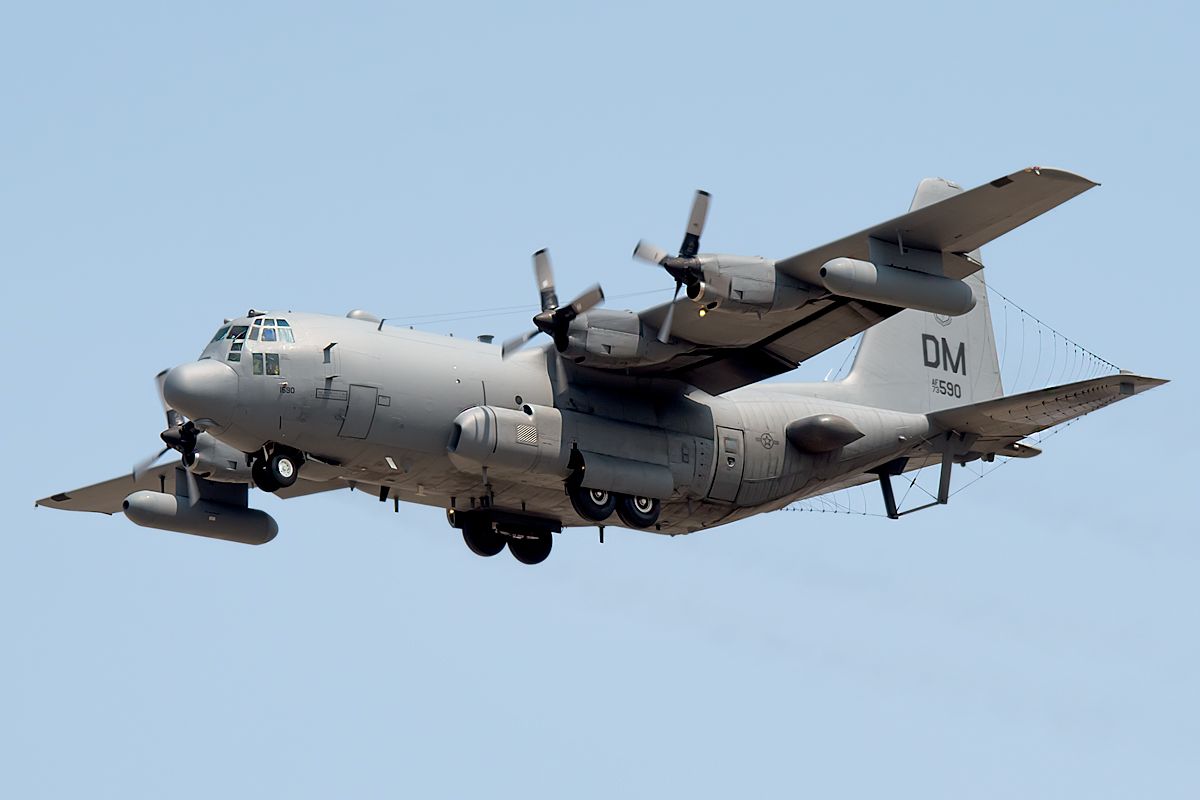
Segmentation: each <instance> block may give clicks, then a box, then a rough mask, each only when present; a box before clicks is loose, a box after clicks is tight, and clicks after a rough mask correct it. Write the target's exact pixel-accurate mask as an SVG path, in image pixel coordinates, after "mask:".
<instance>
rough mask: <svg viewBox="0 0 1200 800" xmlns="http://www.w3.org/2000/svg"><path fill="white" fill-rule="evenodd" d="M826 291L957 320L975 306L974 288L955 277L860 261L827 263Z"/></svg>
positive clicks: (823, 279) (824, 274) (823, 274)
mask: <svg viewBox="0 0 1200 800" xmlns="http://www.w3.org/2000/svg"><path fill="white" fill-rule="evenodd" d="M819 274H820V276H821V282H822V283H823V284H825V288H826V289H828V290H829V291H831V292H833V293H834V294H837V295H841V296H842V297H853V298H854V299H855V300H868V301H871V302H873V303H883V304H885V305H889V306H896V307H897V308H912V309H916V310H917V311H928V312H930V313H933V314H943V315H945V316H948V317H958V316H962V315H963V314H965V313H967V312H968V311H970V310H971V309H972V308H974V307H975V293H974V292H972V291H971V287H970V286H968V285H967V284H965V283H963V282H962V281H960V280H955V279H954V278H943V277H941V276H940V275H930V274H929V273H927V272H917V271H916V270H911V269H900V268H898V267H888V266H880V265H878V264H872V263H871V262H870V261H860V260H859V259H857V258H835V259H832V260H830V261H826V262H825V264H824V265H823V266H822V267H821V271H820V273H819Z"/></svg>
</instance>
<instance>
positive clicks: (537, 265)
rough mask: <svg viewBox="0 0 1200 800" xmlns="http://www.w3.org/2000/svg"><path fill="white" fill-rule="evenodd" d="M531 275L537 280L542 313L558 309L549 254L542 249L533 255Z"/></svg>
mask: <svg viewBox="0 0 1200 800" xmlns="http://www.w3.org/2000/svg"><path fill="white" fill-rule="evenodd" d="M533 274H534V277H535V278H537V285H538V293H539V294H540V295H541V299H542V311H553V310H554V309H556V308H558V295H557V294H555V291H554V267H553V266H552V265H551V264H550V252H549V251H548V250H547V249H546V248H544V247H543V248H542V249H541V250H538V251H537V252H536V253H534V254H533Z"/></svg>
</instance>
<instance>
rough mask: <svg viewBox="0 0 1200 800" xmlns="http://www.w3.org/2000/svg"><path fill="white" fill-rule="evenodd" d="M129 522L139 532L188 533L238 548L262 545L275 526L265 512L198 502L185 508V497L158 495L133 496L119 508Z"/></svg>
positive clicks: (139, 494) (271, 518) (141, 494)
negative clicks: (146, 529) (151, 530)
mask: <svg viewBox="0 0 1200 800" xmlns="http://www.w3.org/2000/svg"><path fill="white" fill-rule="evenodd" d="M122 506H123V508H124V509H125V516H126V517H127V518H128V519H129V521H130V522H132V523H134V524H136V525H141V526H142V527H143V528H158V529H159V530H164V531H175V532H176V533H190V534H193V535H194V536H205V537H208V538H209V539H223V540H225V541H227V542H239V543H241V544H266V543H267V542H269V541H271V540H272V539H274V538H275V535H276V534H277V533H279V526H278V525H277V524H276V523H275V520H274V518H273V517H271V515H270V514H267V513H266V512H265V511H259V510H258V509H255V508H245V507H239V506H233V505H228V504H226V503H217V502H214V501H212V500H203V499H202V500H200V501H199V502H197V503H196V504H195V505H194V506H193V505H189V503H188V499H187V498H186V497H177V496H175V495H173V494H164V493H162V492H147V491H142V492H134V493H133V494H131V495H129V496H128V497H126V498H125V502H124V503H123V504H122Z"/></svg>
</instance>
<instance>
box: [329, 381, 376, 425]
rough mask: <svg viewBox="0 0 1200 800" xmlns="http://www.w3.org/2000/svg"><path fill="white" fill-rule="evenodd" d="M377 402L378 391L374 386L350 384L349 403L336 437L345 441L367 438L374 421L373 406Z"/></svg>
mask: <svg viewBox="0 0 1200 800" xmlns="http://www.w3.org/2000/svg"><path fill="white" fill-rule="evenodd" d="M378 401H379V390H378V389H376V388H375V387H374V386H359V385H358V384H356V383H352V384H350V402H349V404H348V406H347V408H346V418H345V419H344V420H342V429H341V430H340V431H339V432H338V435H339V436H345V437H346V438H347V439H365V438H367V434H369V433H370V432H371V423H372V422H374V421H375V404H376V403H377V402H378Z"/></svg>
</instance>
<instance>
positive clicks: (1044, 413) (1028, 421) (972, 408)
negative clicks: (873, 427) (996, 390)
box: [929, 372, 1167, 441]
mask: <svg viewBox="0 0 1200 800" xmlns="http://www.w3.org/2000/svg"><path fill="white" fill-rule="evenodd" d="M1166 382H1167V381H1166V380H1164V379H1162V378H1147V377H1143V376H1141V375H1132V374H1129V373H1124V372H1123V373H1119V374H1117V375H1108V376H1106V377H1103V378H1092V379H1091V380H1086V381H1078V382H1076V383H1067V384H1063V385H1062V386H1052V387H1050V388H1048V389H1039V390H1037V391H1033V392H1023V393H1022V394H1014V395H1009V396H1007V397H997V398H996V399H995V400H985V401H983V402H982V403H972V404H971V405H967V406H959V407H958V408H948V409H946V410H945V411H935V412H934V413H932V414H930V415H929V420H930V422H932V423H933V424H934V425H935V426H937V427H938V428H941V429H942V430H953V431H957V432H958V433H973V434H976V435H977V436H980V437H982V438H987V439H993V440H998V439H1012V440H1013V441H1015V440H1017V439H1021V438H1023V437H1025V436H1029V435H1030V434H1032V433H1037V432H1038V431H1044V430H1046V429H1047V428H1052V427H1054V426H1055V425H1060V424H1062V423H1064V422H1068V421H1070V420H1073V419H1075V418H1076V417H1082V416H1083V415H1084V414H1090V413H1091V412H1093V411H1095V410H1097V409H1100V408H1104V406H1107V405H1111V404H1112V403H1115V402H1117V401H1118V400H1124V399H1125V398H1126V397H1133V396H1134V395H1135V394H1139V393H1141V392H1144V391H1146V390H1147V389H1153V388H1154V387H1155V386H1161V385H1163V384H1164V383H1166Z"/></svg>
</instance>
